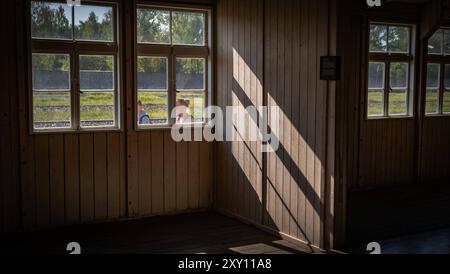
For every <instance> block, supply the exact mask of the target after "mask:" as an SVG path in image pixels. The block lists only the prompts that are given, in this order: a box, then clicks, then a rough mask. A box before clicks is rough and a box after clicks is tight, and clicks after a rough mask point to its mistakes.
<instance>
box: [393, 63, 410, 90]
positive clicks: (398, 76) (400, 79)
mask: <svg viewBox="0 0 450 274" xmlns="http://www.w3.org/2000/svg"><path fill="white" fill-rule="evenodd" d="M408 67H409V65H408V63H391V66H390V68H389V72H390V77H389V78H390V80H389V82H390V84H391V88H392V89H407V88H408V78H409V77H408V73H409V72H408Z"/></svg>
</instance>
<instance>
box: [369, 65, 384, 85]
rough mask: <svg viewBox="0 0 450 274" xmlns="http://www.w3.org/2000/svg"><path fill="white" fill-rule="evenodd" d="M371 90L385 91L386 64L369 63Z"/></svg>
mask: <svg viewBox="0 0 450 274" xmlns="http://www.w3.org/2000/svg"><path fill="white" fill-rule="evenodd" d="M369 89H384V63H372V62H370V63H369Z"/></svg>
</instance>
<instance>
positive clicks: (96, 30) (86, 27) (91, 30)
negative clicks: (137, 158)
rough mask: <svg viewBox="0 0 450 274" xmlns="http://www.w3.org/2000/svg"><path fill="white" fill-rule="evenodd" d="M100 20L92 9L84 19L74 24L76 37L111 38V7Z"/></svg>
mask: <svg viewBox="0 0 450 274" xmlns="http://www.w3.org/2000/svg"><path fill="white" fill-rule="evenodd" d="M103 16H104V18H103V19H102V21H101V22H100V21H99V19H98V16H97V15H96V14H95V12H94V11H91V12H90V13H89V17H88V19H87V20H86V21H84V22H83V21H81V20H80V21H79V22H78V23H77V24H76V28H75V33H76V38H77V39H83V40H100V41H112V40H113V26H112V9H108V10H107V11H106V12H105V13H104V14H103Z"/></svg>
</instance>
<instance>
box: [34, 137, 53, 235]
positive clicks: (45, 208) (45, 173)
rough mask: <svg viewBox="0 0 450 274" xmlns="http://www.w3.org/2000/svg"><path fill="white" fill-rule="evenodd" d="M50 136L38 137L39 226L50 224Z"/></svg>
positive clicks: (37, 196) (36, 156) (37, 183)
mask: <svg viewBox="0 0 450 274" xmlns="http://www.w3.org/2000/svg"><path fill="white" fill-rule="evenodd" d="M48 152H49V148H48V136H45V135H42V136H37V137H36V149H35V155H34V157H35V164H36V167H35V172H36V173H35V176H36V219H37V226H38V227H45V226H48V225H49V224H50V183H49V153H48Z"/></svg>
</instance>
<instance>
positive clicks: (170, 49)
mask: <svg viewBox="0 0 450 274" xmlns="http://www.w3.org/2000/svg"><path fill="white" fill-rule="evenodd" d="M140 8H142V9H156V10H163V11H170V12H171V13H170V14H172V12H173V11H186V12H189V11H191V12H201V13H204V14H205V39H204V45H203V46H200V45H173V41H172V39H171V43H170V44H159V43H138V41H137V16H136V14H137V10H138V9H140ZM134 26H135V27H134V29H135V37H134V43H135V48H136V50H135V56H134V60H135V67H134V69H135V81H134V82H135V87H134V98H135V100H134V104H133V106H134V112H133V113H134V118H133V120H134V128H135V130H136V131H140V130H151V129H168V128H171V127H172V126H173V125H174V124H175V123H176V121H175V119H174V118H172V117H171V111H172V110H173V109H174V108H175V104H176V94H177V92H178V91H177V90H176V71H175V70H176V66H175V64H176V58H177V57H181V58H183V57H186V58H203V59H205V90H204V91H203V90H202V92H205V108H207V107H208V106H211V105H212V102H213V96H212V94H213V39H212V8H208V7H203V6H192V5H186V6H185V5H153V4H148V3H145V2H144V1H139V2H137V4H136V8H135V10H134ZM170 35H171V36H172V31H171V32H170ZM139 57H166V58H167V60H168V64H167V66H168V76H167V78H168V108H167V109H168V113H167V117H168V122H167V123H166V124H150V125H139V124H138V121H137V113H136V109H137V108H136V106H137V103H138V93H139V91H138V80H137V74H138V73H137V60H138V58H139ZM209 119H210V117H209V115H208V118H207V119H204V121H203V122H201V123H200V122H194V123H190V124H183V127H194V126H195V127H197V126H205V125H207V124H208V122H209Z"/></svg>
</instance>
